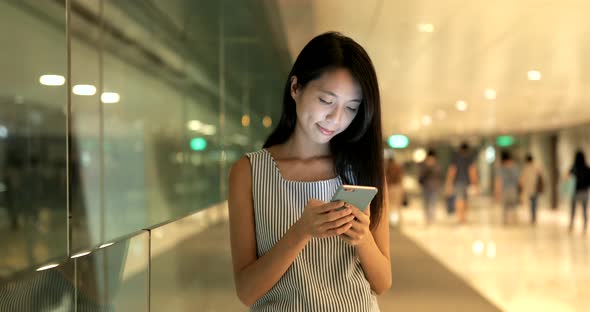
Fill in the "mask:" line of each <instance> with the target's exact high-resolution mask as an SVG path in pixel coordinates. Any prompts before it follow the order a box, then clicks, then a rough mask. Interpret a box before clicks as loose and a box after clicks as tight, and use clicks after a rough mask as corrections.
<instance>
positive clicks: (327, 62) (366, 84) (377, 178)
mask: <svg viewBox="0 0 590 312" xmlns="http://www.w3.org/2000/svg"><path fill="white" fill-rule="evenodd" d="M338 68H345V69H347V70H349V71H350V74H351V75H352V76H353V77H354V78H355V79H356V81H357V82H358V83H359V85H360V87H361V90H362V95H363V98H362V102H361V105H360V106H359V112H358V113H357V115H356V116H355V118H354V120H353V121H352V123H351V124H350V125H349V126H348V128H347V129H346V130H344V131H343V132H342V133H340V134H338V135H337V136H335V137H334V138H332V140H331V141H330V150H331V153H332V155H333V157H334V171H335V174H337V175H339V176H340V177H341V178H342V179H343V181H344V182H345V183H346V184H353V183H355V182H356V184H358V185H371V186H375V187H377V188H378V189H379V192H378V193H377V195H376V196H375V198H374V199H373V201H372V203H371V228H375V227H376V226H377V224H378V223H379V220H380V217H381V214H382V211H383V205H384V203H383V199H384V198H383V187H384V170H383V141H382V134H381V102H380V96H379V86H378V84H377V75H376V73H375V68H374V67H373V63H372V62H371V59H370V58H369V55H368V54H367V52H366V51H365V49H363V47H361V46H360V45H359V44H358V43H356V42H355V41H354V40H352V39H351V38H349V37H346V36H344V35H342V34H340V33H337V32H328V33H324V34H321V35H319V36H317V37H315V38H313V39H312V40H311V41H310V42H309V43H308V44H307V45H306V46H305V47H304V48H303V50H302V51H301V53H299V56H298V57H297V60H295V64H294V65H293V68H292V69H291V72H290V73H289V76H288V77H287V82H286V83H285V90H284V93H283V113H282V115H281V119H280V121H279V123H278V124H277V127H276V128H275V129H274V131H273V132H272V133H271V134H270V136H269V137H268V139H267V140H266V142H265V143H264V147H265V148H268V147H271V146H273V145H277V144H282V143H284V142H285V141H287V140H288V139H289V137H291V135H292V134H293V132H294V131H295V125H296V124H297V112H296V110H295V100H293V98H292V97H291V90H290V89H291V79H292V77H293V76H295V77H297V84H298V85H299V87H301V88H304V87H305V86H306V85H307V84H308V83H309V82H310V81H313V80H315V79H318V78H319V77H320V76H321V75H322V74H323V73H325V72H326V71H329V70H333V69H338ZM349 174H352V177H354V179H355V180H356V181H352V180H351V179H350V178H349Z"/></svg>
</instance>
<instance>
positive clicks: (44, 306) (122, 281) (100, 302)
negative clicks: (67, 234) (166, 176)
mask: <svg viewBox="0 0 590 312" xmlns="http://www.w3.org/2000/svg"><path fill="white" fill-rule="evenodd" d="M148 235H149V234H148V233H147V232H143V233H141V234H139V235H137V236H134V237H132V238H131V239H126V240H122V241H120V242H117V243H116V244H114V245H112V246H111V247H109V248H104V249H98V250H96V251H94V252H93V253H90V254H89V253H86V252H85V253H80V254H78V255H77V257H75V258H73V259H69V260H68V261H66V262H65V263H62V264H59V265H57V264H53V265H48V266H44V267H42V268H40V269H39V271H38V272H33V273H29V274H27V275H25V276H21V277H20V278H19V279H15V280H11V281H7V282H5V283H2V284H0V311H147V310H148V273H147V272H148V263H149V261H148V257H149V248H148V244H149V239H148Z"/></svg>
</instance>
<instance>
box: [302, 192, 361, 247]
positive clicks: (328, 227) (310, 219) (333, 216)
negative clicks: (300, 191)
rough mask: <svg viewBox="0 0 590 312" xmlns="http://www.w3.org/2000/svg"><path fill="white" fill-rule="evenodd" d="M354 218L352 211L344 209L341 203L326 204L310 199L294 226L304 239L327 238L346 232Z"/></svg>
mask: <svg viewBox="0 0 590 312" xmlns="http://www.w3.org/2000/svg"><path fill="white" fill-rule="evenodd" d="M338 208H342V209H340V210H336V209H338ZM354 218H355V216H354V215H353V214H352V209H351V208H347V207H344V202H342V201H338V202H330V203H326V202H323V201H320V200H316V199H310V200H309V201H308V202H307V206H305V210H304V211H303V215H301V217H300V218H299V220H298V221H297V223H296V226H298V229H299V233H300V234H302V235H303V236H304V237H307V238H311V237H329V236H335V235H340V234H342V233H344V232H346V231H348V230H349V229H350V228H351V226H352V220H354Z"/></svg>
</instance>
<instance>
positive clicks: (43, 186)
mask: <svg viewBox="0 0 590 312" xmlns="http://www.w3.org/2000/svg"><path fill="white" fill-rule="evenodd" d="M39 12H43V16H44V19H40V18H39ZM0 38H1V41H2V49H1V50H0V73H2V76H1V77H0V81H1V83H0V246H2V248H0V280H2V279H3V278H7V277H9V276H11V275H12V274H16V273H17V272H19V271H23V270H34V269H36V268H38V267H39V266H41V265H43V264H44V263H47V262H48V261H50V260H54V259H58V258H60V257H62V259H65V257H66V254H67V250H66V249H67V217H66V175H65V172H66V171H65V168H66V134H65V133H66V132H65V129H66V128H65V125H66V116H65V114H64V110H63V109H64V107H65V104H66V95H67V89H66V87H65V85H64V83H65V78H64V77H65V75H66V72H67V66H66V52H67V51H66V27H65V9H64V8H63V6H61V7H60V6H58V5H55V4H54V3H51V2H50V1H41V2H39V3H37V4H36V5H34V6H30V5H27V1H0ZM23 38H27V39H26V40H23ZM40 51H43V52H42V53H39V52H40ZM46 274H47V273H46ZM0 310H1V309H0ZM3 311H4V310H3Z"/></svg>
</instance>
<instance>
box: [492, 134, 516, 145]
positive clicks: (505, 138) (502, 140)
mask: <svg viewBox="0 0 590 312" xmlns="http://www.w3.org/2000/svg"><path fill="white" fill-rule="evenodd" d="M512 144H514V138H513V137H512V136H509V135H501V136H499V137H497V138H496V145H498V146H500V147H508V146H511V145H512Z"/></svg>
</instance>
